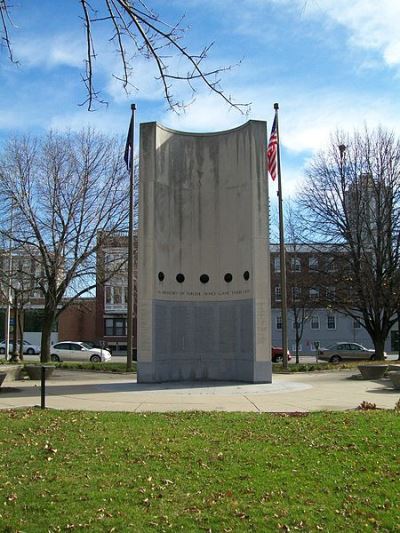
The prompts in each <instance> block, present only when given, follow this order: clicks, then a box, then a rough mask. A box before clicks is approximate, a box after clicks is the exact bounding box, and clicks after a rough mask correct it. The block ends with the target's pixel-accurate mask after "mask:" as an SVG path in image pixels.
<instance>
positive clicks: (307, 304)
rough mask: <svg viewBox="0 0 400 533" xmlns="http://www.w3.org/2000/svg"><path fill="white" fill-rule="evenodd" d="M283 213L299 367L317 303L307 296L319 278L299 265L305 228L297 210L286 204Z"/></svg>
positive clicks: (290, 297) (290, 203)
mask: <svg viewBox="0 0 400 533" xmlns="http://www.w3.org/2000/svg"><path fill="white" fill-rule="evenodd" d="M285 212H286V215H285V234H286V239H287V242H288V244H287V246H286V248H287V251H288V254H287V262H288V265H287V267H286V272H287V280H286V283H287V294H288V307H289V309H290V311H291V314H292V318H293V326H294V330H295V346H296V349H295V356H296V363H299V347H300V343H301V339H302V338H303V333H304V326H305V325H306V323H307V322H308V321H309V320H310V318H311V316H312V315H313V313H314V311H315V309H316V308H317V300H316V299H315V298H312V297H311V296H310V288H311V287H314V286H315V285H316V283H317V281H318V282H319V276H318V273H317V272H316V271H312V272H309V271H305V270H304V268H303V267H304V265H302V262H301V258H302V257H304V255H305V254H304V250H305V244H304V239H305V238H304V234H305V228H304V227H303V220H302V218H301V217H300V216H299V213H298V209H297V206H296V205H295V204H294V203H293V202H291V201H288V202H286V211H285ZM316 277H317V278H318V279H316Z"/></svg>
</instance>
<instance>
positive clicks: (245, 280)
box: [138, 121, 272, 383]
mask: <svg viewBox="0 0 400 533" xmlns="http://www.w3.org/2000/svg"><path fill="white" fill-rule="evenodd" d="M265 142H266V124H265V122H261V121H249V122H247V123H246V124H245V125H243V126H241V127H239V128H236V129H233V130H230V131H223V132H218V133H207V134H203V133H201V134H196V133H184V132H179V131H173V130H170V129H167V128H165V127H163V126H161V125H159V124H156V123H153V122H152V123H147V124H141V127H140V194H139V221H140V222H139V224H140V225H139V262H138V269H139V270H138V381H139V382H142V383H144V382H160V381H181V380H190V381H194V380H227V381H232V380H238V381H246V382H257V383H259V382H271V374H272V371H271V368H272V367H271V331H270V327H271V326H270V323H271V316H270V308H271V307H270V282H269V280H270V272H269V252H268V250H269V246H268V244H269V243H268V222H267V221H268V218H267V180H266V170H265V148H266V147H265Z"/></svg>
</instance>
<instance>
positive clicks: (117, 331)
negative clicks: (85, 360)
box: [105, 318, 126, 337]
mask: <svg viewBox="0 0 400 533" xmlns="http://www.w3.org/2000/svg"><path fill="white" fill-rule="evenodd" d="M105 336H106V337H125V336H126V319H125V318H106V319H105Z"/></svg>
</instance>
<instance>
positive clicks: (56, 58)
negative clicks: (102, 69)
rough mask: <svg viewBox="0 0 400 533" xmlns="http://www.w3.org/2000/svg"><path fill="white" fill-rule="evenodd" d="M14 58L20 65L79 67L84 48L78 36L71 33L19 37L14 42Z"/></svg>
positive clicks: (81, 62) (82, 58)
mask: <svg viewBox="0 0 400 533" xmlns="http://www.w3.org/2000/svg"><path fill="white" fill-rule="evenodd" d="M14 51H15V56H16V58H17V59H18V60H19V61H20V62H21V65H22V66H25V65H27V66H29V67H44V68H54V67H58V66H68V67H76V68H81V67H82V66H83V60H84V54H85V50H84V48H83V46H82V43H81V41H80V39H79V38H77V37H76V36H75V35H71V34H68V35H67V34H60V35H56V36H52V37H41V38H29V39H23V38H21V39H19V40H18V41H16V42H15V45H14Z"/></svg>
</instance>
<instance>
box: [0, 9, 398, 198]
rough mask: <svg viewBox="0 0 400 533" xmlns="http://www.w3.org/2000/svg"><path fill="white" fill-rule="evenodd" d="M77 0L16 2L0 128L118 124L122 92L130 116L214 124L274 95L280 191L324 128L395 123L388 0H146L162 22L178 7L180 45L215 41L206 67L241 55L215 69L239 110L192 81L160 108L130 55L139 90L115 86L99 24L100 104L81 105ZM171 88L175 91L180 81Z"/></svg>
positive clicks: (266, 116) (142, 66)
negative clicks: (179, 101) (91, 108)
mask: <svg viewBox="0 0 400 533" xmlns="http://www.w3.org/2000/svg"><path fill="white" fill-rule="evenodd" d="M96 3H97V0H92V4H93V5H95V4H96ZM79 4H80V3H79V2H78V0H57V2H54V0H41V1H40V2H27V1H25V0H20V1H19V2H18V3H15V7H14V8H13V11H12V14H13V22H14V25H15V28H14V29H13V31H12V34H11V37H12V39H13V44H14V52H15V56H16V58H17V59H18V60H19V62H20V64H19V66H18V67H16V66H14V65H11V64H10V63H9V62H8V60H7V54H6V51H5V50H4V49H3V50H2V51H1V55H0V61H1V71H0V102H1V104H0V106H1V109H0V138H1V139H6V138H7V137H8V136H9V135H11V134H14V133H41V132H45V131H47V130H49V129H51V128H53V129H65V128H71V129H80V128H81V127H83V126H86V125H88V124H90V125H92V126H94V127H96V128H98V129H99V130H101V131H103V132H107V133H110V134H114V133H116V134H121V135H125V133H126V130H127V127H128V122H129V117H130V103H131V102H135V103H136V105H137V109H138V110H137V120H138V122H148V121H154V120H156V121H159V122H161V123H163V124H165V125H166V126H169V127H172V128H176V129H181V130H185V131H217V130H224V129H228V128H231V127H235V126H238V125H239V124H241V123H243V122H244V121H245V120H247V118H252V119H258V120H266V121H267V122H268V127H269V128H270V125H271V124H272V119H273V104H274V102H279V104H280V133H281V147H282V170H283V175H282V178H283V182H284V194H286V195H289V194H294V193H295V190H296V187H297V185H298V184H299V183H300V182H301V180H302V178H303V175H304V167H305V166H306V165H307V162H308V161H309V160H310V158H311V157H312V156H313V154H314V153H315V152H316V151H317V150H319V149H321V148H323V147H324V145H325V144H326V143H327V141H328V140H329V133H330V132H332V131H334V130H335V129H337V128H339V129H344V130H346V131H352V130H353V129H354V128H363V127H364V125H368V126H370V127H374V126H376V125H378V124H380V125H382V126H384V127H386V128H388V129H392V130H394V131H395V132H396V133H398V134H399V133H400V90H399V89H400V32H399V30H398V27H399V25H400V2H399V0H380V1H378V2H377V1H376V0H375V1H372V0H352V1H351V2H349V1H348V0H335V1H333V0H241V1H237V0H172V1H169V2H168V3H166V2H164V1H153V0H148V5H150V6H151V7H153V8H154V9H155V10H156V11H158V12H159V13H160V15H161V17H162V18H164V19H165V20H166V21H169V22H171V23H173V22H175V21H176V20H177V19H178V18H179V16H180V15H182V14H185V19H184V25H187V26H190V27H189V29H188V31H187V33H186V35H185V38H184V39H185V43H186V45H187V46H188V48H189V49H190V50H193V51H199V50H200V49H201V48H202V46H203V45H205V44H207V43H209V42H212V41H214V42H215V44H214V46H213V48H212V50H211V52H210V57H209V65H210V66H211V67H213V66H220V65H230V64H236V63H238V62H239V61H241V65H240V66H239V67H237V68H234V69H232V70H231V71H229V72H227V73H226V74H225V75H224V77H223V87H224V89H225V91H226V93H227V94H231V95H232V96H233V98H234V99H235V100H236V101H240V102H251V110H250V113H249V115H248V117H244V116H242V115H240V114H239V113H238V112H237V111H235V110H233V109H229V107H228V106H227V105H226V104H225V103H224V102H223V101H222V100H221V99H219V98H218V97H217V96H215V95H213V94H210V93H209V91H208V90H207V89H206V88H205V87H201V86H200V87H199V88H198V89H199V90H198V93H197V98H196V100H195V102H194V103H193V104H192V105H191V106H190V107H189V108H188V109H187V110H186V112H185V113H184V114H182V115H180V116H178V115H176V114H175V113H173V112H171V111H168V109H167V107H166V103H165V101H164V100H163V97H162V92H161V88H160V85H159V84H158V82H156V81H155V80H154V79H153V68H152V67H151V66H150V65H149V64H148V63H146V61H145V60H143V59H141V58H140V59H139V60H138V61H137V63H136V68H135V71H134V80H133V81H134V83H135V85H136V86H137V87H138V88H139V91H133V92H132V94H131V95H130V96H129V97H128V96H126V95H125V93H124V91H123V89H122V87H121V86H119V85H118V83H117V82H116V80H115V79H113V77H112V74H113V73H115V65H116V56H115V54H114V53H113V51H112V48H111V47H110V46H108V45H107V41H106V39H107V36H105V37H106V38H103V39H102V41H97V45H96V51H97V54H98V55H97V59H96V65H95V67H96V73H97V74H96V79H95V83H96V86H97V88H98V89H100V90H101V91H102V96H103V98H104V99H105V100H107V101H108V103H109V105H108V106H107V107H101V106H99V108H98V111H96V112H92V113H89V112H88V111H87V110H86V108H85V107H80V106H79V104H80V103H81V102H82V101H83V100H84V99H85V92H84V87H83V84H82V82H81V81H80V75H81V74H82V72H83V70H82V69H83V59H84V35H83V31H82V21H81V20H80V19H79V15H80V7H79ZM54 5H56V8H55V7H54ZM100 30H101V28H99V33H100ZM96 35H97V34H96ZM97 37H98V35H97ZM172 61H174V60H172ZM174 92H175V94H176V95H177V96H184V94H185V90H184V87H183V86H182V87H176V88H175V91H174ZM274 186H275V185H272V187H274Z"/></svg>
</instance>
